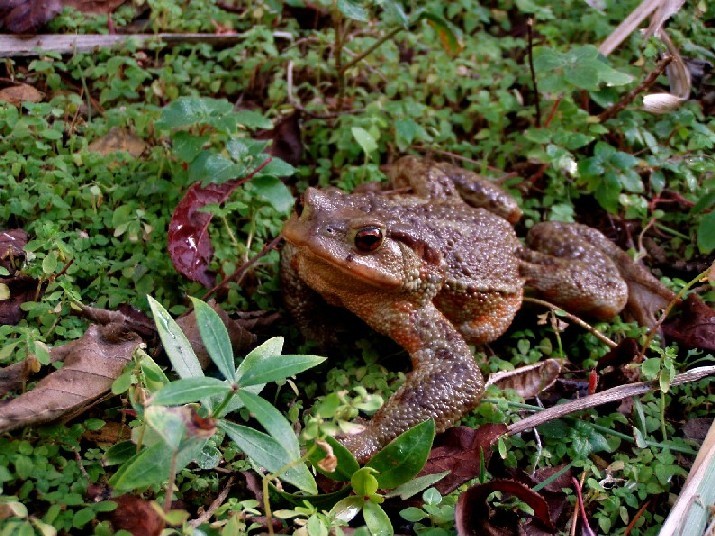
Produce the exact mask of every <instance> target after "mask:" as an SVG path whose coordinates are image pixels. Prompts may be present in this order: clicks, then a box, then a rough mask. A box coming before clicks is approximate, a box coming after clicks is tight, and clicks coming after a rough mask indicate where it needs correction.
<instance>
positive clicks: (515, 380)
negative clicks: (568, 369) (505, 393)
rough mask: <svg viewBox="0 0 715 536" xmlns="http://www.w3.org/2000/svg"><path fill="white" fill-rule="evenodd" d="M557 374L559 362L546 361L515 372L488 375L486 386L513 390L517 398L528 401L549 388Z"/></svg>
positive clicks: (553, 360) (555, 360) (559, 372)
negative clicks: (517, 395)
mask: <svg viewBox="0 0 715 536" xmlns="http://www.w3.org/2000/svg"><path fill="white" fill-rule="evenodd" d="M559 374H561V361H559V360H558V359H546V360H544V361H541V362H539V363H534V364H533V365H526V366H523V367H519V368H517V369H516V370H510V371H506V372H498V373H496V374H490V375H489V381H488V382H487V385H496V386H497V387H499V389H513V390H515V391H516V392H517V393H519V396H521V397H522V398H524V399H527V400H528V399H529V398H534V397H535V396H537V395H538V394H539V393H541V392H542V391H544V390H546V389H548V388H549V387H551V386H552V385H553V384H554V382H555V381H556V380H557V379H558V377H559Z"/></svg>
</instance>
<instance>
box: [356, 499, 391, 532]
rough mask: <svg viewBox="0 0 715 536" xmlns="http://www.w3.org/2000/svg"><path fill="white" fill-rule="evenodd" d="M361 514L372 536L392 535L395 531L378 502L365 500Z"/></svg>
mask: <svg viewBox="0 0 715 536" xmlns="http://www.w3.org/2000/svg"><path fill="white" fill-rule="evenodd" d="M362 516H363V518H364V519H365V526H367V528H368V530H369V531H370V534H372V536H392V535H393V534H394V533H395V531H394V529H393V528H392V523H391V522H390V518H389V517H388V516H387V514H386V513H385V511H384V510H383V509H382V506H380V505H379V504H376V503H374V502H372V501H366V502H365V505H364V506H363V507H362Z"/></svg>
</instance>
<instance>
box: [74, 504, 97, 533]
mask: <svg viewBox="0 0 715 536" xmlns="http://www.w3.org/2000/svg"><path fill="white" fill-rule="evenodd" d="M94 517H95V512H94V510H92V509H91V508H82V509H80V510H77V511H76V512H75V513H74V516H73V517H72V527H73V528H75V529H81V528H82V527H84V526H85V525H86V524H87V523H89V522H90V521H92V520H93V519H94Z"/></svg>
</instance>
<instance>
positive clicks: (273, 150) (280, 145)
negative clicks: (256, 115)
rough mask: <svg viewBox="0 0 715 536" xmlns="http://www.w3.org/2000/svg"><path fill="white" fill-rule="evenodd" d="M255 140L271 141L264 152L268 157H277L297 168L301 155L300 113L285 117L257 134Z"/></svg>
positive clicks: (296, 112) (297, 111)
mask: <svg viewBox="0 0 715 536" xmlns="http://www.w3.org/2000/svg"><path fill="white" fill-rule="evenodd" d="M256 138H258V139H260V140H271V145H270V147H268V149H267V150H266V152H267V153H268V154H270V155H273V156H277V157H278V158H280V159H281V160H283V161H284V162H288V163H289V164H291V165H293V166H297V165H298V164H300V158H301V156H302V155H303V140H302V138H301V131H300V111H299V110H296V111H295V112H293V113H291V114H289V115H286V116H285V117H283V118H282V119H281V120H280V121H278V123H276V126H274V127H273V128H272V129H270V130H262V131H259V132H257V133H256Z"/></svg>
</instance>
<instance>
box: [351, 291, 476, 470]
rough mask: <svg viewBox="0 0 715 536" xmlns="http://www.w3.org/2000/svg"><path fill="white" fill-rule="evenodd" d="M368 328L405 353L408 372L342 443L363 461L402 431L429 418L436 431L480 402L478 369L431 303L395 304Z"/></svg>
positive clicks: (467, 351)
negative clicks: (362, 426)
mask: <svg viewBox="0 0 715 536" xmlns="http://www.w3.org/2000/svg"><path fill="white" fill-rule="evenodd" d="M390 309H391V311H390V312H389V313H388V314H386V315H380V319H379V325H376V324H375V323H373V322H371V321H368V323H369V324H371V325H372V327H373V328H375V329H377V330H378V331H381V332H383V333H385V334H386V335H389V336H390V337H392V338H393V339H395V341H397V342H398V343H399V344H400V345H402V346H403V347H405V349H406V350H407V351H408V352H409V353H410V357H411V359H412V366H413V371H412V372H411V373H409V374H408V375H407V379H406V381H405V383H404V384H403V385H402V387H400V389H399V390H398V391H397V392H396V393H395V394H394V395H392V397H390V399H389V400H388V401H387V402H386V403H385V405H384V406H383V407H382V408H381V409H380V410H379V411H378V412H377V413H376V414H375V415H374V416H373V418H372V419H371V420H370V421H369V422H368V423H367V425H366V428H365V429H364V430H363V431H362V432H360V433H359V434H356V435H349V436H343V437H341V438H340V440H341V442H342V443H343V444H344V445H345V446H346V447H348V448H349V449H350V450H351V451H352V452H353V454H354V455H355V457H356V458H357V459H358V460H359V461H361V462H364V461H366V460H368V459H369V458H370V457H371V456H372V455H373V454H375V453H376V452H377V451H378V450H379V449H380V448H382V447H384V446H385V445H386V444H387V443H389V442H390V441H392V440H393V439H394V438H395V437H397V436H398V435H399V434H401V433H402V432H405V431H406V430H408V429H409V428H411V427H412V426H415V425H417V424H419V423H421V422H423V421H425V420H427V419H430V418H431V419H434V420H435V424H436V428H437V431H438V432H441V431H443V430H445V429H446V428H448V427H449V426H451V425H452V424H453V423H454V422H455V421H456V420H457V419H459V418H460V417H462V416H463V415H464V414H466V413H467V412H469V411H470V410H472V409H473V408H475V407H476V406H477V404H478V403H479V399H480V398H481V396H482V393H483V390H484V383H483V380H482V375H481V372H480V371H479V367H478V366H477V364H476V362H475V361H474V357H473V356H472V353H471V351H470V350H469V347H468V346H467V344H466V343H465V342H464V339H463V338H462V336H461V335H460V334H459V332H457V330H456V329H455V328H454V327H453V326H452V324H451V323H450V322H449V321H448V320H447V319H446V318H445V317H444V316H443V315H442V313H440V312H439V311H438V310H437V309H436V308H435V307H434V306H433V305H432V304H431V303H428V304H426V305H424V306H421V307H417V306H415V305H413V304H411V303H409V302H401V303H400V302H398V303H396V304H394V305H393V306H392V307H390Z"/></svg>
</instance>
